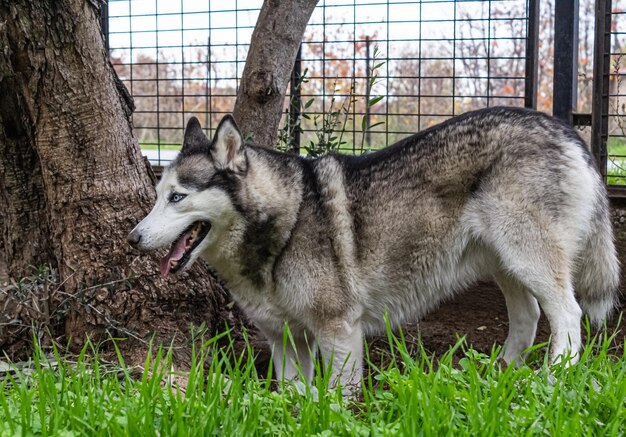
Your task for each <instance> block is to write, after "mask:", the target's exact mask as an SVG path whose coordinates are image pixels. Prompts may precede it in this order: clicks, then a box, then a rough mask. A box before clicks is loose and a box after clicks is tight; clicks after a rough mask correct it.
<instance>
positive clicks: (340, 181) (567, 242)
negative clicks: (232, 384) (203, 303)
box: [129, 108, 619, 387]
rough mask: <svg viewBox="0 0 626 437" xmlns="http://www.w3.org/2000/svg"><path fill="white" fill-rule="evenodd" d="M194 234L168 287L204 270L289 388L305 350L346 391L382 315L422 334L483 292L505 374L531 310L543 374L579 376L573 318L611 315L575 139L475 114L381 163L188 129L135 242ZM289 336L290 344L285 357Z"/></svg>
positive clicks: (528, 118) (607, 236)
mask: <svg viewBox="0 0 626 437" xmlns="http://www.w3.org/2000/svg"><path fill="white" fill-rule="evenodd" d="M173 193H179V194H180V196H179V197H177V196H174V197H173ZM180 197H182V200H179V199H180ZM172 200H175V202H173V201H172ZM194 223H195V224H198V223H204V225H205V228H204V229H205V231H206V229H209V226H210V229H209V230H208V234H206V236H205V237H204V238H202V239H201V241H196V240H194V239H193V238H191V239H189V240H188V243H186V244H187V246H189V247H188V248H187V249H185V250H186V251H187V252H188V253H186V254H185V255H184V257H186V258H183V259H182V261H175V260H174V261H171V260H172V259H174V258H178V257H180V256H181V255H180V254H179V253H177V254H175V255H171V256H170V258H167V257H166V258H165V259H164V260H165V261H164V265H166V266H167V268H166V273H167V272H169V268H170V266H173V267H172V269H176V268H179V267H181V266H177V263H179V262H180V263H182V264H184V265H183V266H182V268H186V267H188V266H189V265H191V264H192V263H193V262H194V261H195V259H197V258H199V257H201V258H203V259H204V260H205V261H206V262H207V263H209V265H211V266H212V267H213V268H214V270H215V271H216V272H217V273H218V275H219V276H220V277H221V278H222V279H223V280H224V281H225V282H226V284H227V285H228V287H229V288H230V290H231V292H232V295H233V297H234V299H235V300H236V302H237V303H238V304H239V305H240V306H241V308H242V309H243V310H244V312H245V314H246V315H247V316H248V317H249V318H250V319H251V320H252V321H253V322H254V323H255V324H256V325H257V326H258V328H259V329H260V330H261V331H262V333H263V334H264V335H265V336H266V337H267V340H268V342H269V344H270V346H271V348H272V350H273V357H274V362H275V368H276V369H277V371H278V376H279V377H281V378H286V379H290V378H297V377H298V376H299V375H298V370H297V369H298V368H297V363H299V365H300V366H301V370H302V374H303V376H304V378H305V379H306V380H307V381H310V380H311V378H312V377H313V359H314V355H315V350H316V347H315V344H317V345H318V347H319V350H320V351H321V353H322V356H323V357H324V359H325V360H326V361H327V362H329V363H331V364H332V371H333V378H334V381H335V382H340V383H341V384H342V386H343V387H350V386H354V385H355V384H357V383H358V382H359V381H360V378H361V369H362V358H363V336H364V335H367V334H372V333H379V332H381V331H382V330H384V329H385V315H386V314H387V315H388V318H389V320H390V322H391V324H392V326H397V325H399V324H402V323H404V322H406V321H409V320H416V319H419V318H420V317H421V316H422V315H424V314H425V313H427V312H428V311H430V310H432V309H434V308H435V307H436V306H437V305H438V304H439V303H440V302H441V301H442V300H444V299H447V298H450V297H451V296H453V295H454V294H455V293H457V292H458V291H461V290H463V289H464V288H466V287H467V286H468V285H470V284H472V283H474V282H476V281H478V280H483V279H490V278H493V279H495V281H496V282H497V283H498V285H499V286H500V288H501V289H502V292H503V294H504V297H505V299H506V304H507V308H508V313H509V334H508V337H507V339H506V342H505V345H504V347H503V352H502V358H503V359H504V360H505V361H506V362H508V363H510V362H513V361H516V362H519V361H520V360H521V358H522V357H523V353H524V351H525V350H526V349H527V348H529V347H530V346H531V345H532V344H533V341H534V338H535V332H536V327H537V321H538V319H539V314H540V309H541V310H543V312H544V313H545V315H546V317H547V319H548V321H549V323H550V329H551V333H552V336H551V351H550V359H551V362H555V361H558V360H560V359H561V358H562V357H564V356H568V355H570V356H571V361H570V362H572V363H573V362H575V361H576V360H577V357H578V355H577V353H578V352H579V350H580V347H581V328H580V322H581V316H582V314H583V313H586V314H588V316H589V318H590V319H591V321H592V322H593V323H595V324H598V323H601V322H602V321H603V320H605V319H606V317H607V316H608V315H609V313H610V312H611V310H612V308H613V307H614V304H615V299H616V290H617V286H618V277H619V264H618V260H617V257H616V253H615V247H614V242H613V232H612V228H611V224H610V221H609V210H608V202H607V194H606V190H605V186H604V184H603V181H602V179H601V177H600V174H599V173H598V171H597V169H596V167H595V165H594V162H593V160H592V158H591V156H590V154H589V153H588V151H587V149H586V147H585V144H584V143H583V141H582V140H581V139H580V137H579V136H578V135H577V133H576V132H575V131H574V130H573V129H572V128H570V127H568V126H566V125H565V124H563V123H561V122H560V121H557V120H556V119H553V118H551V117H548V116H546V115H544V114H542V113H539V112H533V111H529V110H523V109H514V108H491V109H485V110H479V111H475V112H470V113H466V114H464V115H462V116H460V117H456V118H453V119H451V120H449V121H447V122H445V123H442V124H440V125H438V126H435V127H433V128H430V129H427V130H425V131H423V132H421V133H418V134H416V135H413V136H411V137H408V138H406V139H404V140H401V141H399V142H398V143H396V144H394V145H392V146H390V147H388V148H386V149H383V150H380V151H378V152H375V153H369V154H365V155H362V156H348V155H329V156H324V157H321V158H318V159H308V158H303V157H300V156H294V155H290V154H283V153H279V152H276V151H274V150H270V149H267V148H263V147H258V146H254V145H251V144H244V141H243V139H242V136H241V134H240V132H239V130H238V128H237V126H236V124H235V122H234V120H233V118H232V117H230V116H227V117H225V118H224V119H223V120H222V122H221V123H220V125H219V127H218V129H217V131H216V135H215V137H214V138H213V140H212V141H210V140H209V139H207V138H206V136H205V135H204V134H203V132H202V130H201V128H200V124H199V123H198V121H197V120H196V119H195V118H192V119H191V120H190V121H189V124H188V126H187V129H186V132H185V140H184V144H183V148H182V151H181V153H180V155H179V156H178V158H177V159H176V160H175V161H174V162H173V163H172V164H171V165H170V166H169V168H168V169H167V170H166V171H165V172H164V174H163V177H162V179H161V181H160V182H159V184H158V186H157V201H156V205H155V206H154V209H153V210H152V212H150V214H149V215H148V216H147V217H146V218H145V219H144V220H143V221H141V223H139V224H138V225H137V227H136V228H135V229H134V230H133V231H132V233H131V234H130V235H129V240H130V241H131V243H132V244H134V245H135V246H136V247H138V248H140V249H143V250H154V249H158V248H162V247H165V246H168V245H170V244H172V243H173V242H174V244H176V241H180V239H181V238H186V237H185V235H186V234H185V232H186V230H188V229H189V227H191V226H193V225H194ZM181 234H182V236H181ZM200 237H202V235H200ZM181 244H182V243H181ZM187 246H185V247H187ZM181 247H182V246H181ZM180 250H182V249H180ZM180 250H179V252H180ZM172 251H173V252H175V250H174V249H172ZM168 260H169V261H168ZM168 262H169V263H170V264H168ZM285 323H287V324H288V326H289V329H290V331H291V334H292V335H293V340H294V341H293V343H289V344H288V345H287V347H286V348H283V330H284V326H285ZM314 341H315V343H314ZM292 344H293V347H292ZM331 357H332V358H331Z"/></svg>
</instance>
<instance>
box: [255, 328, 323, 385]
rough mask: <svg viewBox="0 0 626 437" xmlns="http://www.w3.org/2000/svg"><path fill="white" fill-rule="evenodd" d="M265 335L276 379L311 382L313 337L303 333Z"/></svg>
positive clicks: (313, 355) (313, 356)
mask: <svg viewBox="0 0 626 437" xmlns="http://www.w3.org/2000/svg"><path fill="white" fill-rule="evenodd" d="M265 334H266V337H267V341H268V343H269V346H270V349H271V351H272V361H273V363H274V369H275V371H276V379H277V380H279V381H281V380H285V381H289V380H295V379H300V380H303V382H306V383H310V382H311V381H312V380H313V371H314V360H315V345H314V342H313V336H312V335H309V336H307V335H306V333H305V332H302V333H298V335H291V336H284V335H283V334H282V333H278V332H271V333H265ZM300 372H302V375H301V374H300ZM301 376H302V377H301Z"/></svg>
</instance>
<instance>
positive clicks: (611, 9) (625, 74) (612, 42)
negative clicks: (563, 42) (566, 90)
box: [602, 0, 626, 186]
mask: <svg viewBox="0 0 626 437" xmlns="http://www.w3.org/2000/svg"><path fill="white" fill-rule="evenodd" d="M605 9H606V11H607V12H608V13H609V14H610V20H609V23H610V25H609V28H608V29H606V32H607V34H608V38H609V41H608V44H607V49H608V59H609V65H608V66H607V72H608V78H607V80H606V81H605V83H604V88H606V89H604V90H603V91H602V93H603V94H607V95H608V108H607V109H608V114H607V115H608V117H607V118H608V120H607V126H606V129H607V133H606V139H605V141H606V152H607V155H608V156H607V158H608V159H607V160H606V163H605V164H606V167H607V168H606V170H607V175H608V183H609V184H610V185H622V186H623V185H626V1H624V0H613V1H612V2H611V1H608V2H607V4H606V6H605Z"/></svg>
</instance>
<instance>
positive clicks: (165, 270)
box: [161, 235, 187, 278]
mask: <svg viewBox="0 0 626 437" xmlns="http://www.w3.org/2000/svg"><path fill="white" fill-rule="evenodd" d="M186 241H187V235H183V236H182V237H181V238H179V239H178V241H176V243H175V244H174V246H172V248H171V249H170V253H168V254H167V255H165V256H164V257H163V258H161V276H162V277H164V278H165V277H167V275H169V274H170V268H171V267H172V263H171V262H170V261H178V260H179V259H181V258H182V257H183V255H184V254H185V249H186V247H185V242H186Z"/></svg>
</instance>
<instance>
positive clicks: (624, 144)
mask: <svg viewBox="0 0 626 437" xmlns="http://www.w3.org/2000/svg"><path fill="white" fill-rule="evenodd" d="M607 152H608V155H609V158H608V165H607V167H608V168H607V173H608V178H607V179H608V183H609V185H626V138H622V137H609V139H608V141H607Z"/></svg>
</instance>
